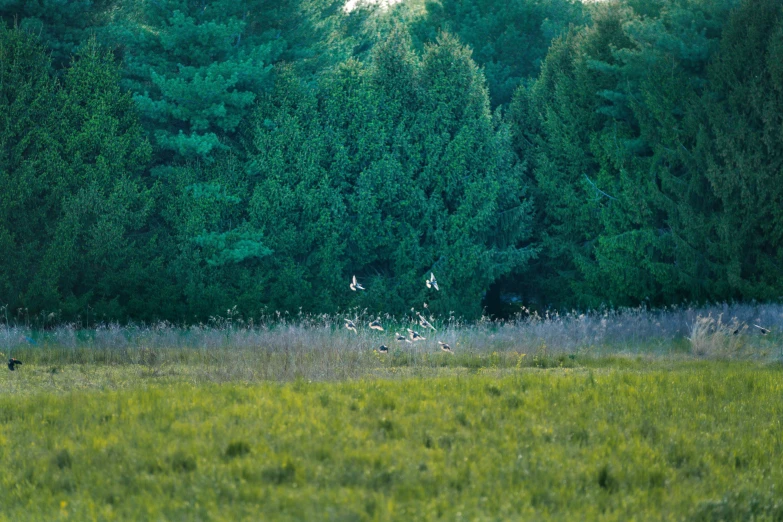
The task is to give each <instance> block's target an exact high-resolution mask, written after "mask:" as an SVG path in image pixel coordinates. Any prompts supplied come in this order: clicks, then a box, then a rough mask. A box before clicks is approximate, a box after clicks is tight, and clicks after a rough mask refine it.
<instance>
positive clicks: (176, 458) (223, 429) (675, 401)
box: [0, 362, 783, 520]
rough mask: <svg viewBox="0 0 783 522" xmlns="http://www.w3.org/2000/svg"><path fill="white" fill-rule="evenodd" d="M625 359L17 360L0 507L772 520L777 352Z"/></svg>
mask: <svg viewBox="0 0 783 522" xmlns="http://www.w3.org/2000/svg"><path fill="white" fill-rule="evenodd" d="M613 366H615V365H613ZM633 366H636V367H635V368H629V369H617V368H616V367H610V368H594V369H592V370H588V369H550V370H531V369H522V370H513V369H507V370H501V371H492V370H481V371H479V372H473V373H455V372H452V371H450V370H441V371H440V373H441V374H443V376H439V377H438V376H436V377H431V378H426V379H421V378H415V377H409V378H402V379H363V380H356V381H348V382H318V383H308V382H306V381H302V380H300V381H295V382H291V383H288V384H272V383H259V384H240V383H236V382H229V383H223V384H211V383H208V382H203V381H191V382H187V381H183V380H182V379H180V380H179V382H176V381H177V379H174V381H175V382H167V383H163V384H156V383H155V382H154V379H142V380H140V379H138V378H137V376H138V374H137V373H135V372H137V371H138V370H136V369H131V368H128V367H120V368H117V369H115V370H114V373H115V375H113V377H112V379H110V380H108V381H106V382H105V383H104V384H105V386H101V388H102V389H92V390H79V389H78V386H75V385H74V386H70V388H69V390H67V391H63V392H60V393H53V391H54V390H55V389H56V383H55V382H54V379H57V378H60V376H54V377H53V378H52V379H53V380H52V381H50V382H48V384H47V382H46V381H43V380H39V381H35V380H34V377H33V376H34V375H35V372H34V368H30V367H28V368H26V373H23V372H21V371H20V372H16V373H14V374H11V372H5V373H3V374H2V377H0V387H1V388H3V389H5V390H10V389H12V388H13V389H16V390H17V392H20V391H22V389H23V388H24V384H25V383H28V384H29V385H30V386H32V387H34V388H35V389H34V390H32V391H31V390H26V392H25V393H13V394H11V395H4V396H2V397H0V479H1V481H2V488H3V502H2V503H1V504H0V519H2V520H55V519H58V518H60V517H62V518H65V517H67V518H69V519H72V520H90V519H99V520H103V519H118V520H128V519H138V520H142V519H147V520H152V519H169V520H196V519H201V520H241V519H249V520H252V519H259V518H263V519H267V520H270V519H274V520H328V519H331V520H390V519H417V520H419V519H438V518H442V519H443V520H458V519H460V517H462V518H463V519H465V520H498V519H504V520H508V519H520V518H522V519H547V518H551V519H577V518H579V519H605V520H627V519H629V517H631V516H636V517H637V519H678V518H683V517H691V518H694V517H695V518H702V519H708V520H709V519H714V520H718V519H721V518H724V519H732V517H735V518H736V519H747V518H749V516H750V514H751V513H756V514H760V515H762V519H763V516H767V517H769V518H770V519H775V520H780V519H781V517H783V504H781V502H780V501H779V500H778V501H777V502H778V504H777V506H776V505H775V499H778V498H780V496H781V494H780V491H781V488H783V470H782V469H781V466H780V465H779V463H780V462H782V461H783V437H782V436H781V432H783V430H782V429H781V428H782V427H781V419H783V401H781V400H780V398H781V394H782V392H783V379H782V378H781V377H782V375H781V370H780V367H779V366H762V365H759V364H752V363H725V362H683V363H678V364H676V365H675V367H674V369H671V368H666V367H664V366H663V365H661V364H654V363H653V364H652V366H651V367H647V368H645V369H640V368H639V367H638V364H634V365H633ZM69 371H77V370H75V369H74V368H66V374H67V373H68V372H69ZM41 373H42V372H41ZM123 376H124V377H123ZM123 379H124V380H123ZM13 380H16V381H17V382H15V383H14V382H11V381H13ZM73 382H78V380H77V381H73ZM116 383H120V384H121V386H119V387H117V386H115V385H116ZM14 387H15V388H14ZM776 492H777V493H776ZM754 510H755V511H754Z"/></svg>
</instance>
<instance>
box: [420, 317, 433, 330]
mask: <svg viewBox="0 0 783 522" xmlns="http://www.w3.org/2000/svg"><path fill="white" fill-rule="evenodd" d="M419 324H420V325H421V326H422V327H424V328H432V329H433V330H434V329H435V327H434V326H432V324H430V322H429V321H427V320H426V319H425V318H424V316H423V315H421V314H419Z"/></svg>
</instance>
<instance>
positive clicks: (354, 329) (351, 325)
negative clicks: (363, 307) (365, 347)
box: [345, 319, 359, 333]
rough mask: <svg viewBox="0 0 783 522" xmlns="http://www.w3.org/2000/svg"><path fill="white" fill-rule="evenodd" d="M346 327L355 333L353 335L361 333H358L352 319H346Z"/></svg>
mask: <svg viewBox="0 0 783 522" xmlns="http://www.w3.org/2000/svg"><path fill="white" fill-rule="evenodd" d="M345 327H346V328H348V329H349V330H351V331H353V333H359V332H357V331H356V325H355V324H354V322H353V321H351V320H350V319H346V320H345Z"/></svg>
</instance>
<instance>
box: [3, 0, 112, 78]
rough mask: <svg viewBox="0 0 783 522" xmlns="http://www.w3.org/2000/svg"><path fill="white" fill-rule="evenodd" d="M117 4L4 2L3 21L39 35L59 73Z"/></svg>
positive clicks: (44, 0)
mask: <svg viewBox="0 0 783 522" xmlns="http://www.w3.org/2000/svg"><path fill="white" fill-rule="evenodd" d="M116 3H117V2H116V0H97V1H94V0H69V1H67V2H64V1H63V0H35V1H29V0H0V19H2V20H3V21H5V23H6V24H7V25H8V26H9V27H14V26H18V27H19V28H20V29H22V30H24V31H27V32H29V33H32V34H35V35H36V36H38V37H39V38H40V39H41V42H42V44H43V45H44V46H45V47H46V48H47V49H49V51H50V52H51V58H52V64H53V66H54V67H55V69H56V70H60V69H61V68H63V67H65V66H66V65H68V63H69V62H70V61H71V57H72V56H73V55H74V54H75V53H76V50H77V49H78V48H79V46H81V44H82V43H84V42H86V41H87V40H88V39H89V37H90V34H91V33H94V32H95V30H96V29H98V28H100V27H102V26H103V25H104V24H105V23H106V22H107V21H108V20H109V15H110V13H111V11H112V9H113V7H114V6H115V4H116Z"/></svg>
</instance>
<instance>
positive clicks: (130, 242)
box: [0, 0, 783, 323]
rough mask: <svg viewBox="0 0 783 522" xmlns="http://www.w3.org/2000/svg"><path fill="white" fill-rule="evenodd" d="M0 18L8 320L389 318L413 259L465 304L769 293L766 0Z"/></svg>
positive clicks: (0, 273) (125, 1) (781, 34)
mask: <svg viewBox="0 0 783 522" xmlns="http://www.w3.org/2000/svg"><path fill="white" fill-rule="evenodd" d="M0 17H1V18H2V21H3V23H2V24H0V25H1V26H2V27H1V28H0V253H1V255H0V301H2V304H3V305H4V306H5V309H4V310H5V314H6V315H12V316H13V315H16V314H19V313H24V314H25V315H27V316H28V317H49V318H53V319H52V320H56V321H57V322H61V321H70V320H76V318H82V320H83V319H84V317H85V315H87V316H92V317H93V318H95V319H96V320H103V321H121V322H123V321H153V320H169V321H175V322H177V323H194V322H198V321H201V320H204V319H205V318H207V317H209V316H211V315H213V314H216V313H225V311H226V310H237V311H238V312H237V313H241V314H247V315H249V316H252V315H253V314H257V313H259V311H262V310H279V311H284V310H285V311H290V312H295V311H299V310H302V311H304V312H306V313H335V312H337V311H339V310H344V309H347V308H350V307H359V308H360V309H365V308H366V309H368V310H374V311H380V312H385V313H392V314H395V313H396V314H398V313H403V312H405V311H406V310H407V309H408V308H409V307H410V303H412V302H415V303H419V302H421V301H422V300H424V294H425V292H426V291H427V288H426V287H425V285H424V280H425V279H426V278H427V276H428V275H429V274H430V273H434V274H436V276H437V277H438V282H439V283H440V284H441V286H442V287H443V288H448V289H449V291H448V292H439V293H436V294H435V295H434V296H430V297H429V298H428V300H429V307H430V309H431V310H432V311H433V312H434V313H439V314H449V313H453V314H455V315H456V316H461V317H465V318H468V319H469V318H476V317H479V316H480V315H481V314H482V312H483V311H488V312H489V313H491V314H493V315H496V316H503V315H504V314H506V315H508V314H513V313H515V312H518V311H519V309H520V304H519V303H524V304H525V305H526V306H528V307H529V309H534V310H571V309H576V310H590V309H597V308H601V307H608V308H617V307H637V306H644V307H652V308H655V307H662V306H669V305H672V304H678V303H696V304H698V303H702V304H703V303H715V302H750V301H756V302H771V301H777V300H779V299H780V297H781V295H783V4H781V2H780V1H779V0H609V1H596V2H584V3H582V2H580V1H578V0H504V1H500V0H431V1H430V0H428V1H423V0H404V1H402V2H399V3H392V4H373V3H370V4H363V3H358V4H353V3H351V4H345V3H343V2H342V1H341V0H340V1H335V0H95V1H90V0H79V1H72V2H63V1H60V0H35V1H26V0H3V1H0ZM352 276H356V277H357V279H358V280H359V281H360V284H362V285H363V286H364V287H365V288H366V290H365V291H363V292H351V291H350V290H349V289H348V285H349V282H350V281H351V277H352ZM233 307H236V308H233ZM8 320H9V319H8V318H7V317H6V319H5V321H6V323H7V322H8Z"/></svg>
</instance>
